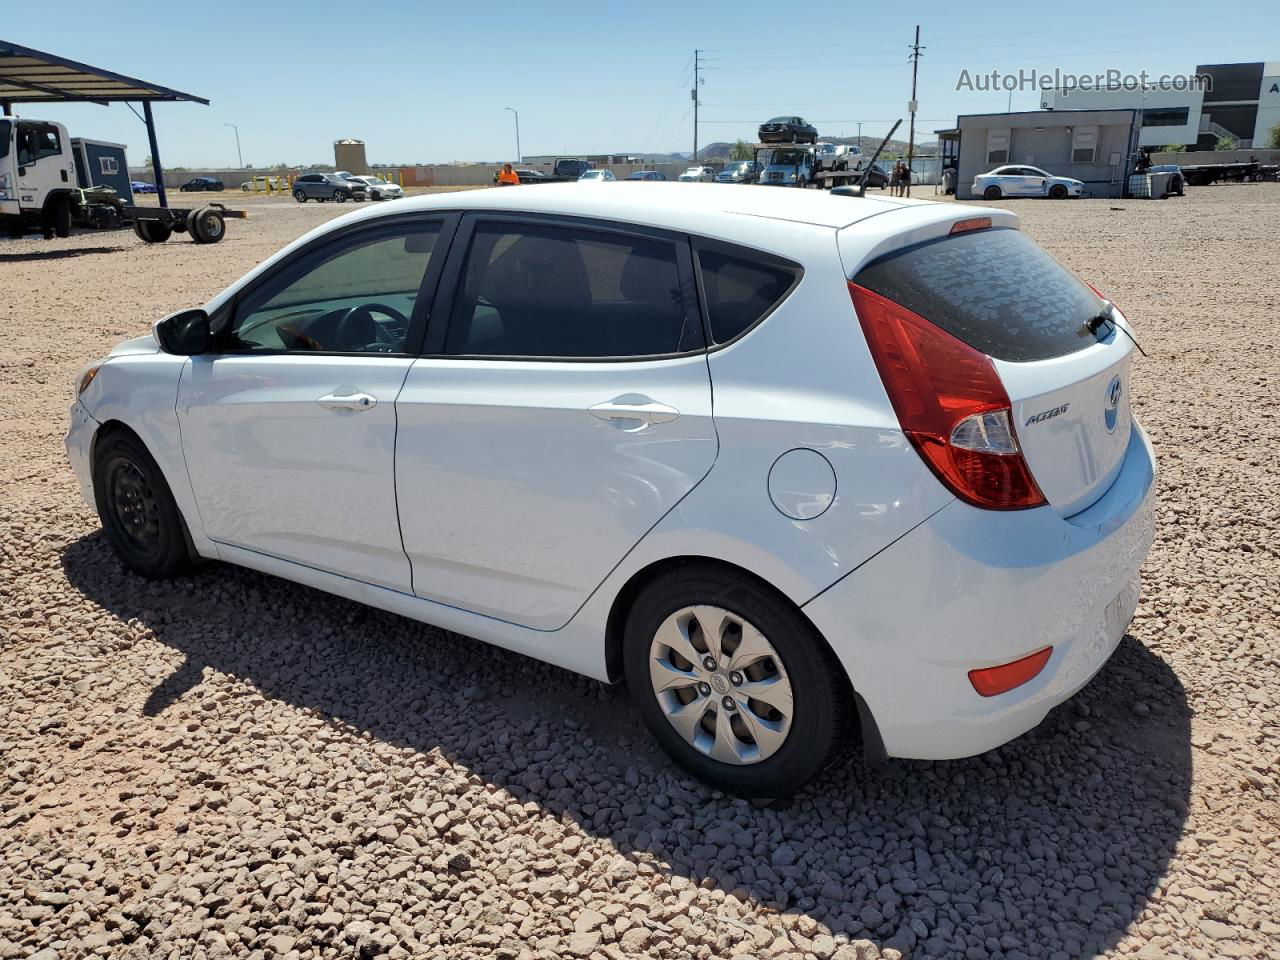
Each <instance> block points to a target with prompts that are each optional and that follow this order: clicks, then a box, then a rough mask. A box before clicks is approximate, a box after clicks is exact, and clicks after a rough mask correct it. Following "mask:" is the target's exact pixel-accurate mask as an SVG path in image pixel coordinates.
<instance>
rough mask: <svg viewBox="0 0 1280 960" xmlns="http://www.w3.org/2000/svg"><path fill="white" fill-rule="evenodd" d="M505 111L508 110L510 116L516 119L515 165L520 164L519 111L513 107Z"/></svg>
mask: <svg viewBox="0 0 1280 960" xmlns="http://www.w3.org/2000/svg"><path fill="white" fill-rule="evenodd" d="M506 109H507V110H510V111H511V115H512V116H514V117H515V118H516V163H520V162H521V161H522V159H523V158H522V157H521V155H520V111H518V110H517V109H516V108H515V107H507V108H506Z"/></svg>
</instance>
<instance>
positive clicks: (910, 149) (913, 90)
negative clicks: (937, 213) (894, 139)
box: [906, 23, 924, 197]
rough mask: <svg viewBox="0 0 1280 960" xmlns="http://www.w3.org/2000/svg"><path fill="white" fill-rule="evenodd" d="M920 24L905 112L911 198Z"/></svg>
mask: <svg viewBox="0 0 1280 960" xmlns="http://www.w3.org/2000/svg"><path fill="white" fill-rule="evenodd" d="M923 49H924V47H922V46H920V24H918V23H917V24H916V42H915V43H913V44H912V45H911V102H910V103H909V104H907V112H908V113H910V114H911V127H910V132H909V133H908V134H907V185H906V191H907V196H908V197H909V196H911V162H912V160H913V159H914V157H915V152H916V73H917V72H918V71H919V69H920V51H921V50H923Z"/></svg>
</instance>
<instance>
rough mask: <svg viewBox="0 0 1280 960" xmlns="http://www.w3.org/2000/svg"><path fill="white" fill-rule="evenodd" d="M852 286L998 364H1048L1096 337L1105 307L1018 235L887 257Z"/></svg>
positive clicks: (971, 238)
mask: <svg viewBox="0 0 1280 960" xmlns="http://www.w3.org/2000/svg"><path fill="white" fill-rule="evenodd" d="M854 283H857V284H859V285H860V286H863V287H866V288H867V289H868V290H872V291H874V292H876V293H878V294H880V295H881V296H882V297H887V298H888V299H890V300H892V301H894V302H895V303H898V304H900V305H902V306H904V307H906V308H907V309H908V310H911V311H912V312H914V313H917V314H919V315H920V316H922V317H924V318H925V319H926V320H928V321H930V322H931V323H933V324H934V325H936V326H938V327H941V328H942V329H943V330H945V331H946V332H947V333H949V334H951V335H952V336H953V337H956V338H957V339H959V340H962V341H964V342H965V343H967V344H968V345H969V346H971V347H973V348H975V349H977V350H981V351H982V352H983V353H985V354H987V355H988V356H992V357H995V358H996V359H998V360H1009V361H1028V360H1045V359H1048V358H1049V357H1059V356H1062V355H1063V354H1067V353H1074V352H1075V351H1077V350H1082V349H1084V348H1085V347H1087V346H1089V345H1090V344H1092V343H1096V342H1097V338H1096V337H1095V336H1093V335H1092V334H1090V333H1089V332H1088V330H1087V328H1086V327H1085V326H1084V325H1085V323H1086V322H1087V321H1088V320H1089V319H1090V318H1091V317H1093V316H1095V315H1096V314H1097V313H1098V310H1099V309H1100V308H1101V306H1102V301H1101V300H1099V299H1098V297H1097V295H1096V294H1094V293H1093V292H1092V291H1091V290H1090V289H1089V288H1088V287H1087V286H1085V285H1084V284H1083V283H1081V282H1080V280H1078V279H1077V278H1076V277H1075V276H1074V275H1073V274H1072V273H1071V272H1069V271H1068V270H1067V269H1065V268H1064V267H1063V266H1062V265H1061V264H1059V263H1058V262H1057V261H1056V260H1054V259H1053V257H1051V256H1049V255H1048V254H1047V253H1045V252H1044V251H1043V250H1041V249H1040V248H1039V247H1038V246H1036V244H1035V243H1033V242H1032V241H1031V240H1030V239H1028V238H1027V237H1026V236H1025V235H1024V234H1022V233H1021V232H1019V231H1017V230H1010V229H994V230H977V231H973V232H970V233H961V234H957V235H956V236H953V237H947V238H944V239H942V240H934V241H930V242H928V243H923V244H920V245H919V246H915V247H910V248H908V249H906V250H903V251H901V252H900V253H893V254H890V255H889V256H887V257H882V258H880V259H879V260H876V261H875V262H874V263H872V264H870V265H869V266H867V267H864V268H863V269H862V270H861V271H859V273H858V275H857V276H855V277H854Z"/></svg>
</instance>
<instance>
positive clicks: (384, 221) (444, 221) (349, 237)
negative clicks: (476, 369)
mask: <svg viewBox="0 0 1280 960" xmlns="http://www.w3.org/2000/svg"><path fill="white" fill-rule="evenodd" d="M461 216H462V215H461V214H460V213H458V212H457V211H440V212H439V213H435V212H432V213H428V214H422V213H414V214H404V215H399V216H393V217H386V218H379V219H377V220H375V221H373V222H372V223H361V224H359V225H358V226H355V227H352V228H350V229H347V230H341V231H336V232H334V233H327V234H325V235H324V236H321V237H317V238H316V239H315V240H313V241H312V242H311V243H308V244H306V245H305V246H303V247H300V248H299V249H297V250H295V251H294V252H293V253H292V254H291V255H290V256H289V257H288V259H286V260H284V261H282V262H280V263H278V264H276V266H275V268H274V269H273V270H271V271H270V272H269V273H266V274H263V275H262V276H259V277H255V278H254V279H253V280H252V281H251V282H249V283H248V284H246V285H245V286H244V287H242V288H241V289H239V290H237V291H236V295H235V296H234V297H232V298H231V300H230V301H228V303H227V305H226V306H224V307H223V309H222V310H220V311H218V316H217V322H216V330H215V338H217V337H220V336H221V335H222V334H223V333H225V332H226V330H228V329H229V328H230V327H231V325H232V324H234V323H235V320H236V315H237V314H238V313H239V311H240V305H241V303H242V302H243V301H244V300H245V299H246V298H247V297H249V296H251V295H252V294H253V293H255V292H256V291H257V290H259V289H261V288H262V287H263V286H264V285H266V284H268V283H270V282H271V281H272V280H274V279H275V278H276V277H278V276H279V275H280V274H281V273H282V272H284V271H286V270H290V269H292V268H293V267H295V266H296V265H297V264H298V263H299V262H300V261H302V260H304V259H306V258H307V257H310V256H311V255H313V254H315V253H317V252H319V251H321V250H323V249H325V248H326V247H329V246H332V245H335V244H346V243H348V242H350V241H357V242H358V241H359V240H360V239H361V238H364V237H371V236H376V235H377V234H380V233H387V232H390V231H392V230H394V229H395V228H397V227H402V226H416V225H419V224H424V223H439V224H440V233H439V234H438V235H437V238H436V245H435V247H434V248H433V250H432V253H431V259H430V260H429V261H428V263H427V270H426V273H425V274H424V275H423V278H422V284H421V285H420V286H419V287H418V296H417V297H416V298H415V299H414V302H413V313H412V315H411V316H410V317H409V327H408V330H407V331H406V333H405V339H404V349H403V350H401V351H399V352H397V353H350V352H347V351H342V350H314V351H306V352H305V353H300V352H299V351H295V350H261V351H254V352H253V353H252V354H240V353H229V352H227V351H224V350H217V351H214V352H213V353H212V355H213V356H250V355H251V356H274V357H278V356H285V355H298V356H310V357H332V356H340V357H366V358H370V357H393V358H399V359H403V358H404V357H406V356H410V357H414V356H418V355H419V354H420V353H421V349H422V340H423V336H424V335H425V332H426V326H427V321H428V318H429V316H430V308H431V305H432V301H433V299H434V295H435V292H436V290H437V286H438V284H439V282H440V277H441V274H442V272H443V270H444V265H445V261H446V260H447V259H448V255H449V254H450V253H451V246H452V241H453V238H454V235H455V234H456V232H457V229H458V222H459V220H460V219H461Z"/></svg>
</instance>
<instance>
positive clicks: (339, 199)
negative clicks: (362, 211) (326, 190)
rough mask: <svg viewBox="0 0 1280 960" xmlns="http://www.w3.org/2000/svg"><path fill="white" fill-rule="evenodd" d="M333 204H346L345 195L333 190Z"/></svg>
mask: <svg viewBox="0 0 1280 960" xmlns="http://www.w3.org/2000/svg"><path fill="white" fill-rule="evenodd" d="M333 202H334V203H346V202H347V195H346V194H345V193H343V192H342V191H341V190H335V191H333Z"/></svg>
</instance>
